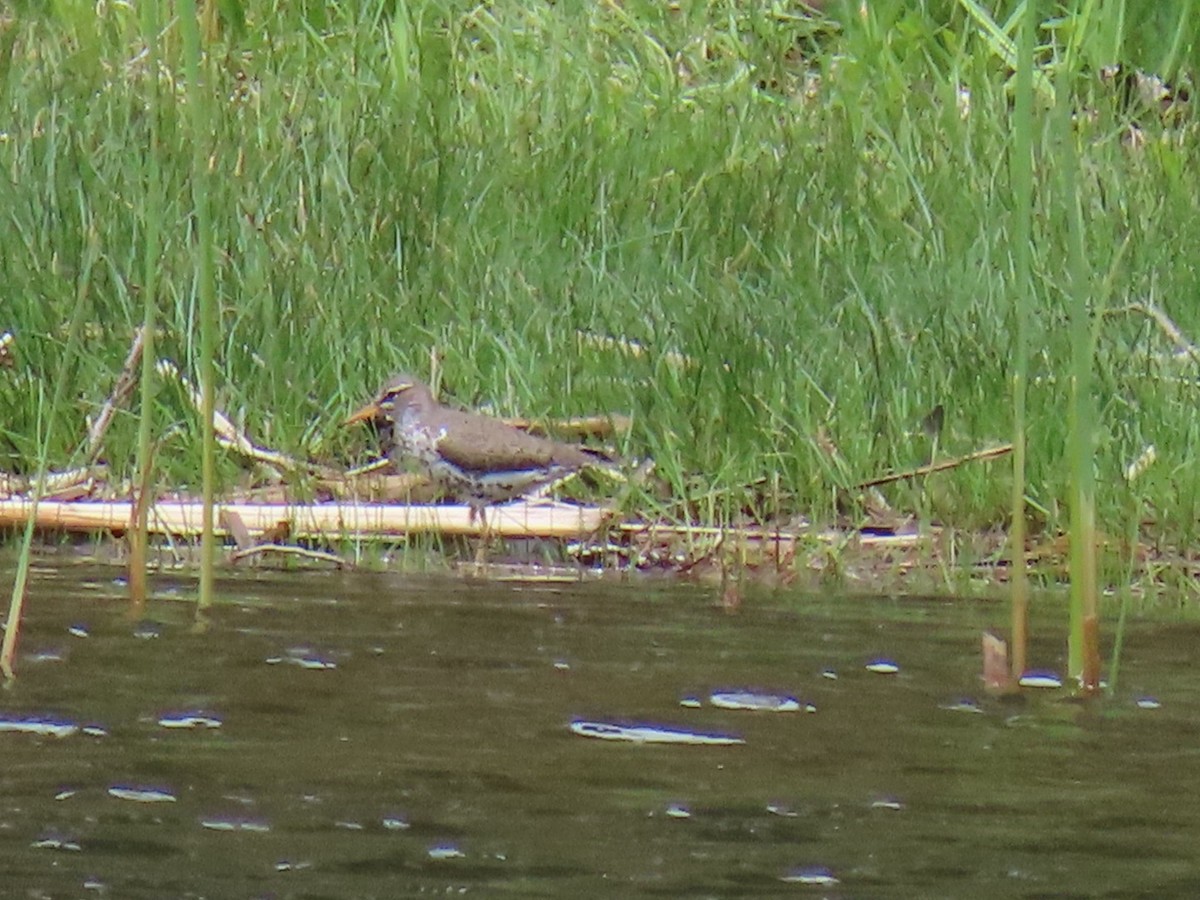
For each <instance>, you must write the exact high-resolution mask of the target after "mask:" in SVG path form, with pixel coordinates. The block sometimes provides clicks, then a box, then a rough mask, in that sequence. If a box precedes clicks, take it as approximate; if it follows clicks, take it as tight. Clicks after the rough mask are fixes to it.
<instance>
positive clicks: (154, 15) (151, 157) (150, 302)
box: [129, 3, 163, 603]
mask: <svg viewBox="0 0 1200 900" xmlns="http://www.w3.org/2000/svg"><path fill="white" fill-rule="evenodd" d="M141 14H142V35H143V40H144V41H145V44H146V65H147V71H148V72H149V73H150V74H149V79H148V81H149V84H148V89H149V92H150V103H149V107H150V109H149V112H150V137H149V142H148V145H147V147H146V153H145V156H144V157H143V159H144V167H145V186H146V193H145V198H144V201H143V206H142V209H143V215H144V222H145V242H144V244H143V246H142V254H143V256H142V262H143V268H142V392H141V409H140V412H139V416H138V440H137V475H136V477H135V481H134V484H135V488H134V490H135V492H136V506H135V510H136V513H135V518H134V522H133V528H132V529H131V530H130V532H129V599H130V600H132V601H133V602H134V603H145V602H146V555H147V547H148V545H149V535H148V530H147V529H148V525H149V522H148V514H149V509H150V502H149V500H150V497H149V495H150V492H151V490H152V489H153V484H154V475H153V472H154V466H153V458H152V448H151V440H152V437H153V426H154V388H155V374H154V372H155V370H154V364H155V356H156V354H155V329H156V327H157V325H156V321H155V320H156V319H157V315H156V308H157V306H158V267H159V255H160V252H161V245H162V217H163V192H162V164H161V159H160V157H161V154H162V147H161V144H160V134H159V116H160V113H161V110H160V106H159V104H160V102H161V91H160V90H159V70H158V66H159V59H160V53H159V43H158V39H159V35H158V32H159V27H160V26H159V16H158V4H157V3H146V4H144V5H143V6H142V7H141Z"/></svg>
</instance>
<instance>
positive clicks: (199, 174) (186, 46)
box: [146, 0, 217, 610]
mask: <svg viewBox="0 0 1200 900" xmlns="http://www.w3.org/2000/svg"><path fill="white" fill-rule="evenodd" d="M179 20H180V28H181V30H182V32H183V57H184V71H185V73H186V75H187V82H188V83H187V96H188V102H189V106H190V107H191V114H192V116H191V125H192V135H191V137H192V170H191V181H192V202H193V204H194V206H195V215H196V234H195V247H196V282H197V284H196V289H197V295H198V297H199V305H198V311H197V318H198V319H199V320H200V353H199V358H198V359H197V361H196V366H197V368H198V370H199V380H200V418H201V420H202V422H201V428H202V442H201V450H200V452H201V464H200V467H201V484H202V488H201V490H202V497H203V502H204V513H203V516H202V519H201V528H202V532H201V536H200V603H199V606H200V609H201V610H203V609H206V608H207V607H208V606H209V605H211V603H212V597H213V581H214V579H213V566H214V563H215V557H216V541H215V537H214V535H213V525H214V522H213V502H214V498H215V493H216V462H215V461H216V449H217V442H216V432H215V430H214V427H213V376H214V361H215V355H216V352H215V351H216V331H217V301H216V277H215V273H214V270H213V265H214V260H213V257H214V253H215V246H214V233H213V222H212V212H211V209H210V205H209V193H210V192H209V182H210V175H209V163H208V161H209V154H210V152H212V147H213V139H214V135H213V130H212V125H211V122H210V110H209V106H210V103H209V95H210V93H211V90H210V88H209V86H208V85H207V83H206V82H204V81H202V80H201V76H200V65H201V49H200V29H199V23H198V21H197V18H196V2H195V0H180V3H179ZM146 355H147V356H149V354H146Z"/></svg>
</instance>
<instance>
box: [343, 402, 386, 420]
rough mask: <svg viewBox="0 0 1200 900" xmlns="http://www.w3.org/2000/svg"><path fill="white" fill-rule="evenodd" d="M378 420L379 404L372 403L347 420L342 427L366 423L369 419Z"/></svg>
mask: <svg viewBox="0 0 1200 900" xmlns="http://www.w3.org/2000/svg"><path fill="white" fill-rule="evenodd" d="M377 418H379V404H378V403H376V402H374V401H372V402H370V403H368V404H367V405H366V406H364V407H363V408H362V409H360V410H359V411H358V412H356V413H355V414H354V415H352V416H351V417H350V418H348V419H347V420H346V421H345V422H343V423H342V424H343V425H353V424H354V423H355V422H366V421H367V420H369V419H377Z"/></svg>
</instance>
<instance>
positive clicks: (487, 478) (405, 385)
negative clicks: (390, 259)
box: [345, 373, 612, 525]
mask: <svg viewBox="0 0 1200 900" xmlns="http://www.w3.org/2000/svg"><path fill="white" fill-rule="evenodd" d="M365 421H371V422H374V424H375V428H376V431H377V433H378V435H379V442H380V445H381V447H382V449H383V451H384V453H385V455H387V456H388V457H389V458H390V459H391V460H392V461H393V462H394V463H400V462H403V461H404V460H413V461H415V462H417V463H419V464H420V465H421V467H422V468H424V470H425V471H426V472H427V473H428V474H429V475H430V477H431V478H432V479H433V480H434V481H436V482H437V483H439V484H440V485H441V486H443V487H444V488H446V489H448V490H449V491H450V492H451V493H453V494H455V495H457V496H460V497H465V498H466V499H467V502H468V504H469V505H470V507H471V519H472V521H474V520H475V519H476V518H478V517H480V516H481V515H482V512H483V510H484V509H485V508H486V507H487V506H488V505H490V504H495V503H504V502H507V501H509V500H515V499H517V498H518V497H523V496H525V495H527V494H533V493H536V492H538V491H541V490H543V489H545V488H547V487H551V486H553V485H554V484H557V483H558V482H560V481H562V480H563V479H564V478H566V477H568V476H570V475H572V474H574V473H576V472H578V471H579V470H580V469H583V468H585V467H588V466H609V465H611V464H612V460H611V459H609V458H608V457H607V456H605V455H604V454H603V453H600V452H599V451H596V450H591V449H589V448H587V447H584V446H582V445H579V444H567V443H562V442H560V441H555V440H551V439H550V438H545V437H539V436H537V435H533V434H530V433H529V432H526V431H522V430H521V429H519V428H516V427H514V426H512V425H509V424H508V423H507V422H502V421H500V420H499V419H496V418H492V417H491V416H486V415H482V414H480V413H475V412H467V411H464V410H457V409H450V408H449V407H446V406H442V405H441V404H440V403H438V402H437V401H436V400H435V399H434V398H433V392H432V391H431V390H430V389H429V386H428V385H426V384H425V383H424V382H422V381H420V380H419V379H417V378H414V377H413V376H411V375H408V374H406V373H401V374H399V375H394V376H393V377H391V378H389V379H388V380H387V382H386V383H385V384H384V385H383V387H382V388H381V389H380V391H379V393H378V395H377V396H376V398H375V399H374V400H372V401H371V402H370V403H368V404H367V405H365V406H363V407H362V408H361V409H359V410H358V411H357V412H355V413H354V414H353V415H351V416H350V417H349V418H348V419H346V422H345V424H347V425H349V424H352V423H354V422H365ZM485 525H486V521H485Z"/></svg>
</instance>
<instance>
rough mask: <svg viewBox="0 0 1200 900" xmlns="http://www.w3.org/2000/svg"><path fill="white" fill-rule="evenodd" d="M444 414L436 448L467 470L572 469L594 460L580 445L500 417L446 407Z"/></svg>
mask: <svg viewBox="0 0 1200 900" xmlns="http://www.w3.org/2000/svg"><path fill="white" fill-rule="evenodd" d="M443 416H444V417H445V419H444V423H445V426H446V433H445V436H444V437H443V438H442V439H441V440H440V441H439V442H438V451H439V452H440V453H441V454H442V456H443V457H445V459H446V460H447V461H448V462H450V463H453V464H454V465H456V466H458V467H459V468H460V469H463V470H465V471H468V472H485V471H492V470H500V469H505V470H509V471H514V472H522V471H529V470H531V469H542V468H549V467H551V466H562V467H564V468H569V469H574V468H579V467H580V466H583V465H587V464H588V463H590V462H592V461H593V456H592V455H591V454H590V453H588V451H587V450H585V449H583V448H582V447H576V446H573V445H571V444H563V443H559V442H558V441H552V440H550V439H548V438H543V437H537V436H536V435H532V434H529V433H528V432H525V431H522V430H521V429H519V428H514V427H512V426H511V425H508V424H507V423H505V422H501V421H500V420H499V419H489V418H487V417H486V416H479V415H473V414H469V413H458V412H454V411H445V412H443Z"/></svg>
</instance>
